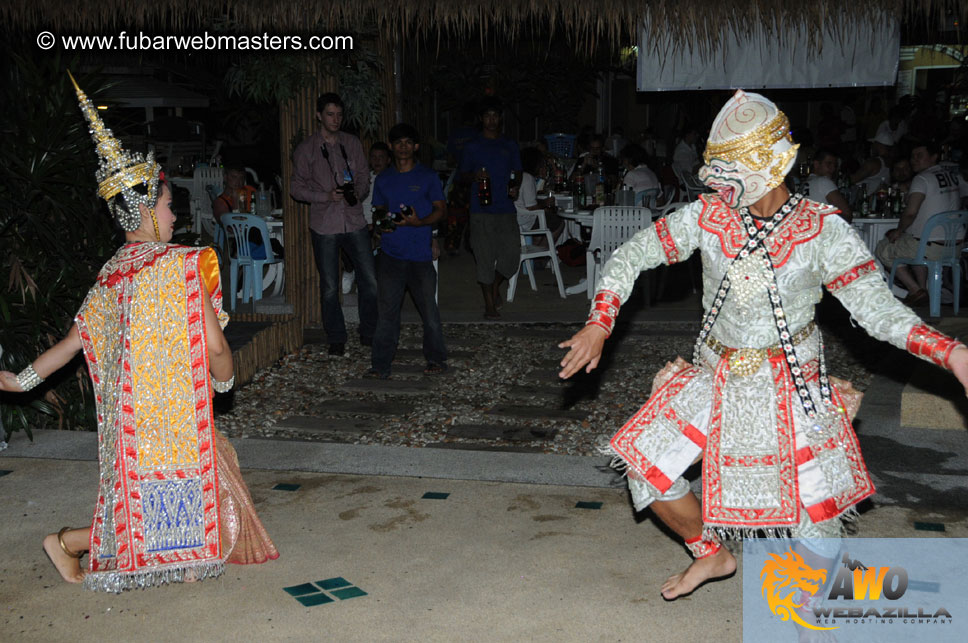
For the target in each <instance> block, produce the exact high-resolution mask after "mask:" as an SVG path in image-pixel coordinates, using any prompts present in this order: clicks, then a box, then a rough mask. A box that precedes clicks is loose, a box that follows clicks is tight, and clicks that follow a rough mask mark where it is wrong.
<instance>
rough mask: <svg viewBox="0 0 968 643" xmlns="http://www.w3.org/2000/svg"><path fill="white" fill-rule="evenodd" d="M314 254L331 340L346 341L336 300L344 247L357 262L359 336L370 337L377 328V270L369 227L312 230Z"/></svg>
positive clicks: (341, 310)
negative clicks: (344, 229) (330, 230)
mask: <svg viewBox="0 0 968 643" xmlns="http://www.w3.org/2000/svg"><path fill="white" fill-rule="evenodd" d="M310 233H312V238H313V256H314V257H315V259H316V269H317V270H318V271H319V292H320V299H321V300H322V303H323V328H324V329H325V330H326V341H328V342H329V343H330V344H345V343H346V323H345V322H344V321H343V309H342V308H341V307H340V303H339V293H340V283H339V250H340V248H342V249H343V251H344V252H346V254H348V255H349V256H350V258H351V259H352V260H353V263H354V264H355V265H356V289H357V293H359V307H360V337H361V338H364V339H369V338H371V337H373V334H374V333H375V332H376V318H377V308H376V272H375V270H374V267H373V249H372V246H371V244H370V231H369V230H368V229H367V228H361V229H359V230H357V231H356V232H341V233H339V234H318V233H316V232H314V231H312V230H310Z"/></svg>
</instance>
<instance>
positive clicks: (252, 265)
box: [222, 212, 282, 310]
mask: <svg viewBox="0 0 968 643" xmlns="http://www.w3.org/2000/svg"><path fill="white" fill-rule="evenodd" d="M222 226H223V227H224V228H225V230H226V233H227V234H228V237H229V239H230V240H233V241H234V246H235V253H234V256H231V257H230V264H229V289H230V290H229V292H231V293H232V297H231V300H230V302H229V309H230V310H235V297H236V293H238V283H239V281H238V280H239V269H240V268H241V269H242V303H243V304H246V303H248V302H249V297H250V296H251V298H252V299H253V300H255V301H258V300H260V299H262V268H263V266H267V265H271V264H276V263H281V262H282V259H281V258H280V257H277V256H276V255H275V253H274V252H273V251H272V244H271V243H270V242H269V228H268V227H267V226H266V222H265V221H263V220H262V219H261V218H260V217H257V216H255V215H253V214H237V213H233V212H228V213H226V214H223V215H222ZM253 230H257V231H258V236H259V239H260V240H259V241H255V242H250V241H249V235H250V233H251V232H252V231H253Z"/></svg>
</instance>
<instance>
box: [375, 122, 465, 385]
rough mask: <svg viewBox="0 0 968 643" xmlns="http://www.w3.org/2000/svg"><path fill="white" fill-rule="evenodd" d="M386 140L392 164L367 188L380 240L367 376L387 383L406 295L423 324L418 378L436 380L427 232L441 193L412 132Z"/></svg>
mask: <svg viewBox="0 0 968 643" xmlns="http://www.w3.org/2000/svg"><path fill="white" fill-rule="evenodd" d="M387 138H389V139H390V148H391V149H392V150H393V164H392V165H390V167H388V168H387V169H386V170H384V171H383V172H382V173H380V175H378V176H377V177H376V181H375V182H374V184H373V207H375V208H376V213H375V214H374V216H373V219H374V226H375V227H376V229H377V230H379V231H380V232H381V234H382V246H381V249H380V254H379V255H378V256H377V258H376V287H377V306H378V319H377V324H376V334H375V335H374V336H373V353H372V356H371V362H370V364H371V367H370V370H369V371H368V372H367V376H368V377H376V378H379V379H387V378H388V377H390V365H391V363H392V362H393V355H394V353H396V351H397V343H398V342H399V340H400V308H401V306H403V295H404V293H405V291H406V290H408V289H409V290H410V296H411V298H413V303H414V305H415V306H416V307H417V312H419V313H420V318H421V319H422V320H423V354H424V358H425V359H426V360H427V367H426V368H425V369H424V373H425V374H426V375H436V374H439V373H443V372H444V371H445V370H447V348H446V347H445V346H444V332H443V327H442V326H441V323H440V310H439V309H438V308H437V299H436V292H437V271H436V270H435V269H434V263H433V255H432V251H431V242H432V238H433V228H432V226H433V225H434V224H435V223H437V221H438V220H440V218H441V217H443V216H444V212H445V210H446V203H445V201H444V192H443V190H442V188H441V186H440V179H439V178H437V174H436V173H435V172H434V171H433V170H431V169H430V168H428V167H426V166H424V165H421V164H420V163H418V162H417V159H416V152H417V150H418V149H420V139H419V137H418V135H417V130H416V129H414V128H413V127H411V126H410V125H407V124H405V123H399V124H397V125H394V126H393V127H392V128H391V129H390V133H389V134H388V136H387ZM391 213H392V214H391ZM390 219H392V223H391V222H390V221H389V220H390Z"/></svg>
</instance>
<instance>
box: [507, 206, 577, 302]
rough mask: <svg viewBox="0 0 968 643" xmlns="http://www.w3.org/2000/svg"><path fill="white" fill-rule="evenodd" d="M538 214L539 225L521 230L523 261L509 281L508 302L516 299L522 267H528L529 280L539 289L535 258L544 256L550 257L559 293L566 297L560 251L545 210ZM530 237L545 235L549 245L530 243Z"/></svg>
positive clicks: (539, 211) (532, 285)
mask: <svg viewBox="0 0 968 643" xmlns="http://www.w3.org/2000/svg"><path fill="white" fill-rule="evenodd" d="M536 214H537V215H538V227H537V228H534V229H533V230H522V231H521V263H520V265H519V266H518V271H517V272H515V273H514V276H513V277H511V280H510V281H509V282H508V294H507V300H508V303H510V302H512V301H514V290H515V288H516V287H517V285H518V275H520V274H521V270H522V269H526V270H527V272H528V281H530V282H531V290H537V289H538V285H537V283H535V281H534V260H535V259H540V258H542V257H547V258H548V262H549V264H550V265H551V270H552V272H554V273H555V279H556V280H557V281H558V294H559V295H561V298H562V299H564V298H565V297H566V295H565V282H564V281H562V279H561V267H560V266H559V265H558V252H557V249H556V248H555V240H554V238H553V237H552V235H551V230H549V229H548V222H547V220H546V219H545V213H544V211H543V210H538V211H537V213H536ZM529 237H544V239H545V242H546V243H547V244H548V245H547V247H544V248H542V247H540V246H534V245H528V238H529Z"/></svg>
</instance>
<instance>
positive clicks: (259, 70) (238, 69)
mask: <svg viewBox="0 0 968 643" xmlns="http://www.w3.org/2000/svg"><path fill="white" fill-rule="evenodd" d="M354 44H355V47H354V49H353V50H352V51H347V52H325V53H323V54H320V53H315V54H305V55H295V54H291V55H287V56H278V55H272V54H264V55H251V54H248V55H246V56H245V57H244V58H242V59H240V60H239V61H237V62H235V63H233V64H232V65H231V66H230V67H229V70H228V71H227V72H226V74H225V83H226V85H227V87H228V88H229V93H230V94H234V95H238V96H241V97H244V98H246V99H248V100H252V101H256V102H266V103H284V102H286V101H288V100H290V99H292V98H293V97H294V96H295V95H296V93H297V92H298V91H299V90H301V89H302V88H303V87H305V86H306V85H308V84H311V83H313V82H314V81H315V79H316V78H322V77H327V76H329V77H333V78H335V79H336V81H337V83H338V85H339V88H338V90H337V91H338V93H339V95H340V98H342V99H343V102H344V103H345V104H346V112H345V115H344V120H345V122H346V123H347V125H349V127H350V128H352V129H355V130H357V131H358V132H359V133H361V134H362V135H364V136H372V135H375V134H378V133H379V127H380V120H381V116H382V113H383V105H384V102H385V100H386V97H385V96H384V92H383V83H382V82H381V75H382V73H383V61H382V60H381V59H380V56H379V54H378V53H377V52H376V51H375V50H374V48H373V46H372V41H370V40H368V39H367V38H366V35H365V34H361V35H358V36H356V37H354Z"/></svg>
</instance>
